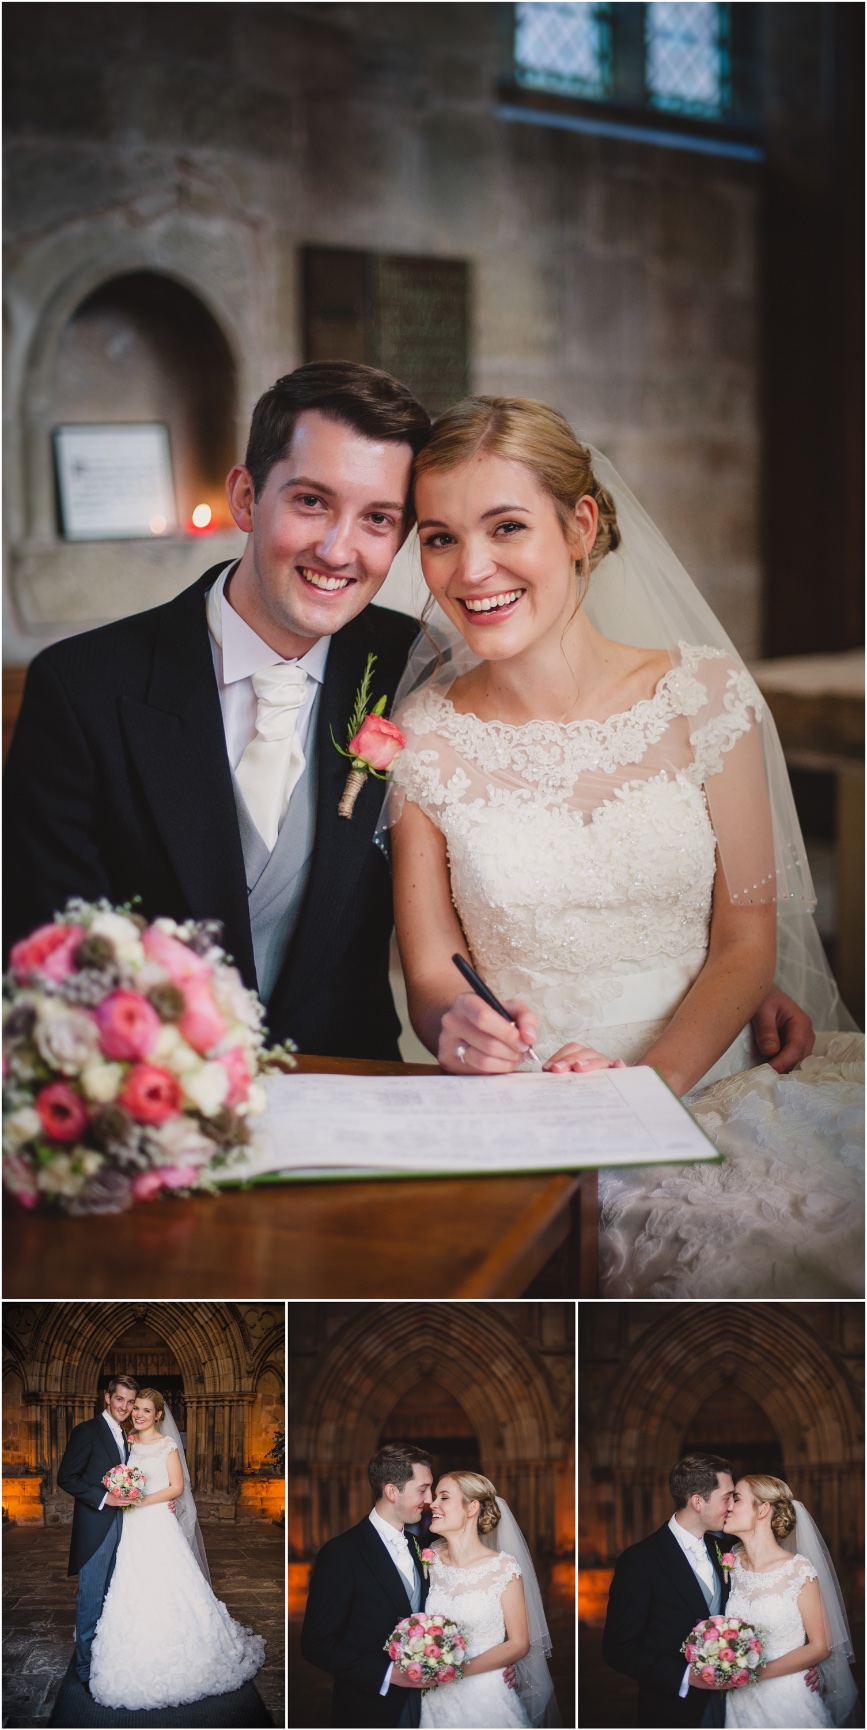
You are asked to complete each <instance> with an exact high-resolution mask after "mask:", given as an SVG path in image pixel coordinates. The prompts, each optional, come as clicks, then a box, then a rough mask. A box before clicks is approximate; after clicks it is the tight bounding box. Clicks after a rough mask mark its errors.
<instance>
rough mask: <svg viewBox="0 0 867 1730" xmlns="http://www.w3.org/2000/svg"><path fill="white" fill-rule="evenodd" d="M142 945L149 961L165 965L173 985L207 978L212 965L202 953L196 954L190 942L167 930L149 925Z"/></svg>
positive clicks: (187, 983)
mask: <svg viewBox="0 0 867 1730" xmlns="http://www.w3.org/2000/svg"><path fill="white" fill-rule="evenodd" d="M142 947H143V949H144V952H145V954H146V956H147V958H148V960H149V961H158V962H159V964H160V966H161V967H164V968H165V970H166V972H167V974H168V976H169V978H170V980H171V982H172V984H173V985H181V986H183V985H189V984H190V983H191V982H192V981H193V980H194V979H207V977H208V975H209V973H210V971H211V970H210V967H209V966H208V963H207V961H205V960H204V958H203V957H202V956H201V955H195V954H194V953H193V950H192V949H191V948H190V947H189V944H187V943H182V942H181V941H180V939H179V938H177V937H170V936H169V934H168V932H167V931H158V930H156V928H155V927H154V926H153V925H149V926H148V928H147V931H146V932H145V933H144V936H143V937H142Z"/></svg>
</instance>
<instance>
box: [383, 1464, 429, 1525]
mask: <svg viewBox="0 0 867 1730" xmlns="http://www.w3.org/2000/svg"><path fill="white" fill-rule="evenodd" d="M393 1487H395V1488H396V1486H393ZM432 1489H433V1478H432V1476H431V1469H430V1466H420V1465H419V1464H418V1463H416V1464H415V1465H414V1466H413V1468H412V1477H411V1478H410V1480H409V1482H408V1483H406V1484H404V1486H403V1488H402V1489H401V1490H397V1493H396V1495H395V1497H394V1502H393V1506H394V1511H395V1513H396V1515H397V1517H398V1519H399V1520H401V1521H402V1522H403V1524H404V1525H405V1526H414V1525H415V1523H416V1521H417V1520H420V1519H421V1516H422V1514H423V1513H424V1510H425V1508H428V1507H430V1499H431V1491H432ZM389 1499H391V1498H389Z"/></svg>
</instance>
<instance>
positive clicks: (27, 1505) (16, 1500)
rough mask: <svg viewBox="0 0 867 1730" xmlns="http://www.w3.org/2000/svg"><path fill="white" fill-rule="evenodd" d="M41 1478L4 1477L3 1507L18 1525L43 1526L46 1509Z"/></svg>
mask: <svg viewBox="0 0 867 1730" xmlns="http://www.w3.org/2000/svg"><path fill="white" fill-rule="evenodd" d="M41 1487H42V1479H41V1478H4V1479H3V1507H4V1510H5V1512H6V1514H7V1515H8V1517H9V1519H10V1520H14V1521H15V1524H16V1525H18V1526H41V1525H43V1524H44V1520H45V1509H44V1507H43V1505H42V1501H41V1499H40V1495H39V1491H40V1489H41Z"/></svg>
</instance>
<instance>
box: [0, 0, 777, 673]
mask: <svg viewBox="0 0 867 1730" xmlns="http://www.w3.org/2000/svg"><path fill="white" fill-rule="evenodd" d="M799 10H801V11H807V12H809V11H810V10H811V9H809V8H801V9H799ZM10 12H11V15H10V18H9V20H8V21H7V30H6V69H7V77H8V83H9V88H10V94H9V95H8V96H7V101H6V109H5V122H6V129H7V135H8V143H7V156H6V160H7V192H6V224H7V231H8V233H9V235H10V246H9V251H8V258H7V266H6V334H7V359H6V381H5V382H6V393H7V406H6V421H5V431H6V461H5V479H6V492H7V498H6V518H7V525H8V526H7V534H8V549H7V566H6V601H7V615H8V622H7V627H6V640H5V650H4V654H5V658H6V660H7V661H8V662H20V661H22V660H26V659H28V658H29V657H30V656H31V655H32V653H33V652H34V651H35V650H36V649H37V648H38V647H39V646H41V645H42V644H43V643H45V642H47V641H49V640H51V639H52V638H55V637H57V636H62V635H64V634H66V633H67V632H69V631H70V630H74V629H78V628H81V627H83V626H85V625H87V624H92V623H94V622H96V621H97V620H98V619H100V618H104V617H108V616H118V615H120V614H123V613H125V612H129V611H135V610H137V609H138V608H140V607H142V606H146V605H148V604H150V603H152V602H155V601H158V600H161V599H163V598H165V597H166V596H167V595H168V594H170V593H173V592H175V591H176V590H178V589H179V588H181V587H182V586H183V585H184V584H185V583H186V582H188V581H189V580H190V579H191V578H192V577H193V576H194V575H195V574H196V573H197V571H198V570H199V569H203V568H204V567H205V565H206V564H207V563H209V562H212V561H213V560H214V559H216V558H217V557H222V556H224V555H225V556H230V555H231V552H232V551H233V550H234V548H235V546H236V537H234V536H232V535H229V534H228V533H225V534H224V533H218V534H215V535H213V536H211V537H210V538H209V539H208V541H207V544H205V543H203V544H202V545H199V543H198V541H196V540H195V539H194V538H192V537H186V538H184V537H181V538H179V539H178V540H176V541H173V542H168V541H166V542H161V543H158V544H156V543H155V544H151V543H143V542H135V543H126V544H124V543H118V542H113V543H103V544H99V545H93V544H91V545H85V546H82V545H76V546H71V545H69V544H66V545H64V544H63V543H62V542H60V541H59V540H58V535H57V530H56V525H55V506H54V497H53V477H52V470H51V450H50V432H51V427H52V425H53V424H56V421H57V417H58V414H59V413H60V412H61V409H62V413H63V414H64V415H65V416H67V418H68V417H69V415H70V412H71V408H70V398H69V377H70V374H69V326H70V321H71V320H73V319H74V317H75V314H76V312H77V311H78V310H79V309H80V308H81V305H82V302H83V301H85V300H86V299H87V297H88V296H91V295H93V294H94V293H95V292H97V291H100V290H104V285H105V284H111V283H112V282H113V281H114V280H115V279H117V278H118V277H121V276H124V275H130V274H133V275H134V274H135V273H141V272H147V273H152V274H155V275H156V276H157V277H159V276H160V275H161V274H162V275H164V276H166V277H168V278H169V279H170V280H171V282H173V283H175V284H179V285H181V287H182V288H183V289H185V290H187V291H189V293H190V294H192V295H193V296H194V297H195V298H196V299H197V301H198V302H199V303H200V305H201V307H202V309H203V318H205V319H206V320H210V321H212V323H213V326H214V328H215V330H216V332H217V333H218V337H219V341H220V342H221V343H222V345H223V360H222V362H221V363H220V364H221V366H222V369H223V372H222V375H221V376H222V384H223V392H222V397H221V400H220V405H219V413H220V415H221V416H223V417H225V419H226V422H227V424H228V425H229V426H230V427H233V428H234V438H235V448H236V450H237V451H238V452H239V453H240V451H241V448H242V442H243V438H244V430H245V427H246V423H247V420H248V416H249V411H250V408H251V406H252V403H253V401H254V400H255V398H256V396H257V395H258V394H259V392H260V391H261V390H262V389H263V388H264V387H266V386H267V385H268V384H270V383H271V382H272V380H273V379H274V378H275V377H276V376H277V375H278V374H279V373H281V372H284V371H286V370H288V369H289V368H291V367H292V366H294V365H295V364H297V363H298V362H299V361H300V360H301V359H303V358H304V357H303V354H302V352H301V334H300V333H301V305H300V248H301V247H302V246H303V245H321V246H329V245H334V246H349V247H357V248H361V249H365V250H372V251H387V252H397V253H406V254H416V255H433V256H438V257H447V258H463V259H466V260H467V261H468V263H469V265H470V271H471V331H472V335H471V356H472V366H471V372H472V382H473V386H474V388H475V389H477V390H480V391H488V392H491V391H507V392H512V393H523V394H527V395H536V396H539V397H542V398H545V399H546V400H548V401H550V402H552V403H554V404H556V405H557V406H558V407H560V408H561V409H563V410H564V411H565V413H566V414H568V415H569V416H570V418H571V419H572V420H573V422H574V423H575V424H576V426H578V427H579V428H580V429H581V430H582V431H583V432H584V433H585V434H587V435H588V436H590V437H591V438H592V439H594V440H595V441H596V442H597V443H598V444H600V445H601V446H603V447H604V448H606V449H607V450H608V451H609V452H610V454H611V455H612V456H613V458H614V460H615V461H616V462H617V463H618V464H619V465H620V466H621V467H622V469H623V471H624V473H625V475H626V476H627V478H628V479H629V480H630V482H631V483H632V485H633V486H634V488H635V489H636V490H637V492H638V493H639V495H640V496H641V497H642V499H643V501H644V502H645V503H646V504H647V506H648V507H649V508H650V510H651V512H652V514H654V515H655V516H656V517H657V519H658V521H659V523H660V525H661V527H662V528H663V530H664V531H665V533H666V534H667V535H668V536H669V537H670V538H671V540H672V542H673V544H674V546H675V548H676V549H677V551H678V552H679V554H680V555H681V556H682V558H683V559H684V561H685V562H686V563H687V565H688V566H689V568H690V569H691V570H692V571H693V573H694V574H695V576H696V578H697V580H698V581H699V582H700V584H701V586H702V587H703V588H704V590H705V592H706V593H707V595H708V597H709V599H710V600H711V602H712V603H713V605H714V606H715V607H716V608H717V609H718V610H719V612H720V614H721V616H722V617H723V619H724V621H725V623H726V624H727V626H728V627H729V629H730V630H731V632H732V634H733V636H734V637H735V639H736V641H737V643H738V645H739V647H740V648H741V649H742V650H743V651H744V652H745V653H746V654H748V655H749V654H753V653H754V652H755V651H756V650H757V649H758V647H759V640H758V630H759V599H760V583H761V570H760V558H759V524H758V496H757V494H758V479H757V476H758V456H759V443H760V429H759V408H758V387H759V370H758V355H757V336H756V332H757V293H758V290H757V214H758V180H757V172H758V171H757V168H756V165H755V164H752V163H748V162H746V163H744V162H734V161H731V160H726V159H725V158H722V157H715V156H712V155H697V154H691V153H688V152H686V151H672V150H666V149H664V148H660V147H657V146H650V145H645V144H635V143H629V142H625V141H622V140H613V139H601V138H596V137H591V136H587V135H581V134H578V133H570V132H568V131H563V130H555V129H552V128H550V127H543V126H539V125H528V124H518V123H516V122H513V121H509V120H506V119H503V118H501V117H499V116H498V115H497V113H496V106H497V84H498V81H499V80H500V79H501V77H502V75H503V74H504V73H505V72H507V71H508V66H509V59H510V29H511V16H512V8H511V7H510V6H508V5H501V4H486V5H475V4H467V5H461V6H448V7H446V6H441V5H426V4H419V5H412V6H409V5H379V4H366V5H363V6H362V5H346V4H331V5H279V6H274V5H255V4H253V5H250V4H247V5H237V4H225V5H207V4H206V5H195V6H187V5H180V6H173V7H171V8H170V9H162V8H153V7H140V6H124V7H115V8H106V7H104V6H98V5H76V6H74V7H69V6H65V5H57V4H49V5H42V6H39V7H38V8H37V7H33V6H28V5H21V6H17V7H14V8H12V9H10ZM109 298H110V297H109ZM109 322H110V321H109ZM94 336H95V340H99V332H95V333H94ZM102 336H103V337H104V342H103V348H102V350H101V352H100V357H99V365H98V367H97V366H95V367H94V372H93V378H94V380H95V379H96V377H97V374H98V379H99V390H98V392H97V389H96V383H95V382H94V384H93V396H92V400H88V398H89V392H90V389H91V386H90V384H89V382H88V375H87V373H86V371H85V372H83V373H81V374H80V375H76V378H79V377H80V381H81V382H80V391H81V396H80V413H79V416H78V418H81V419H94V418H99V413H100V412H102V411H101V410H99V403H102V402H103V401H104V398H105V389H106V384H107V380H108V382H109V383H110V382H111V380H114V381H116V382H115V397H116V401H117V402H118V403H121V404H122V403H124V402H126V401H127V400H129V401H130V403H133V402H134V400H137V397H136V391H137V389H138V385H137V384H136V383H135V381H136V379H138V377H139V374H138V373H137V372H136V370H135V367H136V364H137V363H136V362H135V344H134V343H133V342H132V339H131V338H129V332H128V331H127V333H126V337H125V336H124V332H123V331H121V332H120V333H118V331H117V330H115V331H114V338H115V339H116V338H118V337H119V340H113V337H112V333H111V331H110V330H109V325H108V324H107V325H106V326H105V329H104V330H103V332H102ZM127 338H129V340H127ZM202 340H204V338H203V339H202ZM79 352H80V351H79ZM134 386H135V388H134ZM77 388H78V384H76V389H77ZM190 388H193V387H190ZM73 407H74V403H73ZM179 412H180V411H179ZM117 418H121V417H120V414H118V417H117ZM388 593H389V595H390V596H391V598H392V599H393V600H394V601H395V602H396V603H397V604H410V602H411V598H412V595H411V583H410V580H409V578H408V576H407V575H406V573H405V572H404V574H403V575H402V576H401V577H400V579H399V580H398V579H396V580H395V581H394V582H393V583H392V584H391V588H390V590H389V591H388ZM384 598H387V597H384Z"/></svg>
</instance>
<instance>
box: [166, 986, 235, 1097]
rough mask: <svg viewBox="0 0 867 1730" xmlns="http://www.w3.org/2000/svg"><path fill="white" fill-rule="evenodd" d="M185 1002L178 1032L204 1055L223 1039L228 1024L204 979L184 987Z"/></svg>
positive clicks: (194, 1048)
mask: <svg viewBox="0 0 867 1730" xmlns="http://www.w3.org/2000/svg"><path fill="white" fill-rule="evenodd" d="M184 1000H185V1003H186V1008H185V1010H184V1013H183V1015H182V1016H181V1018H180V1021H179V1022H178V1031H179V1033H181V1034H182V1035H183V1037H184V1039H185V1040H186V1041H187V1044H188V1045H191V1046H192V1048H193V1050H194V1051H198V1052H199V1053H201V1054H202V1055H204V1053H205V1052H206V1051H210V1050H211V1048H212V1046H214V1045H216V1043H217V1040H218V1039H222V1037H223V1034H224V1033H225V1031H226V1023H225V1021H224V1020H223V1017H222V1015H221V1014H220V1011H219V1009H218V1008H217V1005H216V1003H215V1002H214V999H213V997H212V996H211V991H210V987H209V985H208V984H207V983H206V981H205V980H204V979H193V980H191V981H190V983H189V984H188V985H185V986H184ZM230 1079H231V1076H230Z"/></svg>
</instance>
